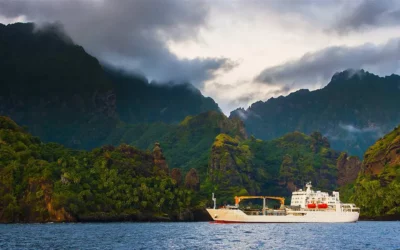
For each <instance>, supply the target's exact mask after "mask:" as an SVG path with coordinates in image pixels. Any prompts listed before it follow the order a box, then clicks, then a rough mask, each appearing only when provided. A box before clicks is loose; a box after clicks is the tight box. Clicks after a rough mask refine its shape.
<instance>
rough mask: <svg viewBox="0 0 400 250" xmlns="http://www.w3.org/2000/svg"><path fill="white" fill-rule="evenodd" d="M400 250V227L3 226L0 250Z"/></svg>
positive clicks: (364, 224) (203, 224) (365, 224)
mask: <svg viewBox="0 0 400 250" xmlns="http://www.w3.org/2000/svg"><path fill="white" fill-rule="evenodd" d="M267 248H268V249H319V250H320V249H400V222H395V221H393V222H357V223H343V224H312V223H310V224H215V223H209V222H193V223H65V224H64V223H61V224H56V223H54V224H0V249H267Z"/></svg>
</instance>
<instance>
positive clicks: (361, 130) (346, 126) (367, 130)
mask: <svg viewBox="0 0 400 250" xmlns="http://www.w3.org/2000/svg"><path fill="white" fill-rule="evenodd" d="M339 126H340V128H342V129H344V130H346V131H347V132H350V133H355V134H362V133H378V134H380V131H381V130H380V129H379V128H378V127H366V128H357V127H355V126H353V125H351V124H339Z"/></svg>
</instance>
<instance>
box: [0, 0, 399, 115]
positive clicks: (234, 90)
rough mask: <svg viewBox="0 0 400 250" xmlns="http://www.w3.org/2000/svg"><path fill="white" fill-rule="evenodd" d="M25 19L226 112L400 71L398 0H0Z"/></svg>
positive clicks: (8, 19)
mask: <svg viewBox="0 0 400 250" xmlns="http://www.w3.org/2000/svg"><path fill="white" fill-rule="evenodd" d="M27 21H29V22H35V23H37V24H38V26H39V27H42V26H43V25H45V24H47V23H57V24H59V25H62V26H63V29H64V30H65V32H66V33H67V34H68V35H69V36H70V37H71V38H72V39H73V41H74V42H75V43H77V44H79V45H82V46H83V47H84V48H85V50H86V51H88V52H89V53H90V54H92V55H94V56H96V57H97V58H99V60H101V61H102V62H104V63H107V64H111V65H114V66H117V67H121V68H124V69H126V70H128V71H131V72H134V73H139V74H142V75H145V76H146V77H147V78H148V79H149V80H155V81H158V82H169V81H174V82H176V83H181V82H191V83H192V84H193V85H195V86H196V87H197V88H198V89H200V90H201V92H202V93H203V94H204V95H206V96H210V97H212V98H213V99H214V100H215V101H216V102H217V103H218V104H219V106H220V108H221V109H222V110H223V112H224V113H225V114H229V112H230V111H232V110H234V109H236V108H238V107H244V108H247V107H248V106H249V105H251V104H252V103H254V102H256V101H259V100H261V101H266V100H268V99H269V98H271V97H277V96H280V95H287V94H288V93H290V92H293V91H296V90H299V89H304V88H307V89H311V90H313V89H318V88H321V87H324V86H325V85H327V84H328V83H329V81H330V79H331V77H332V76H333V74H334V73H335V72H338V71H343V70H346V69H349V68H351V69H361V68H362V69H365V70H367V71H370V72H372V73H374V74H378V75H381V76H385V75H390V74H393V73H395V74H399V73H400V67H399V66H400V64H399V62H400V34H399V31H400V29H399V28H400V1H397V0H377V1H372V0H347V1H343V0H336V1H333V0H242V1H239V0H117V1H115V0H0V23H5V24H8V23H14V22H27Z"/></svg>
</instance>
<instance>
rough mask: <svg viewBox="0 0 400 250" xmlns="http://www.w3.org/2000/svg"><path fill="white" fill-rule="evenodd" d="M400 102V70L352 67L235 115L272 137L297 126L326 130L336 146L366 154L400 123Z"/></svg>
mask: <svg viewBox="0 0 400 250" xmlns="http://www.w3.org/2000/svg"><path fill="white" fill-rule="evenodd" d="M399 106H400V76H398V75H391V76H386V77H379V76H376V75H374V74H371V73H368V72H365V71H363V70H360V71H354V70H346V71H343V72H340V73H336V74H335V75H334V76H333V77H332V79H331V81H330V83H329V84H328V85H327V86H326V87H324V88H322V89H319V90H315V91H308V90H304V89H303V90H299V91H297V92H294V93H291V94H289V95H288V96H286V97H283V96H280V97H278V98H271V99H269V100H268V101H266V102H262V101H259V102H256V103H253V104H252V105H251V106H250V107H249V108H248V109H247V110H244V109H237V110H235V111H233V112H231V115H230V117H240V118H241V119H243V120H244V122H245V125H246V129H247V132H248V133H249V134H253V135H254V136H256V137H257V138H261V139H266V140H269V139H273V138H277V137H279V136H282V135H284V134H286V133H289V132H292V131H301V132H303V133H306V134H309V133H311V132H312V131H320V132H321V133H322V134H323V135H324V136H326V137H328V139H329V141H330V142H331V145H332V148H334V149H336V150H340V151H347V152H349V153H350V155H358V156H359V157H360V158H362V157H363V154H364V152H365V151H366V150H367V148H368V147H369V146H371V145H372V144H373V143H374V142H375V141H376V140H377V139H378V138H379V137H381V136H382V135H384V134H385V133H387V132H389V131H391V130H392V129H393V128H394V127H395V126H396V125H397V124H398V123H400V109H399V108H398V107H399Z"/></svg>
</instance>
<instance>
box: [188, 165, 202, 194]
mask: <svg viewBox="0 0 400 250" xmlns="http://www.w3.org/2000/svg"><path fill="white" fill-rule="evenodd" d="M185 187H186V188H187V189H191V190H195V191H198V190H200V178H199V175H198V174H197V171H196V169H194V168H191V169H190V170H189V172H188V173H187V174H186V176H185Z"/></svg>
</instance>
